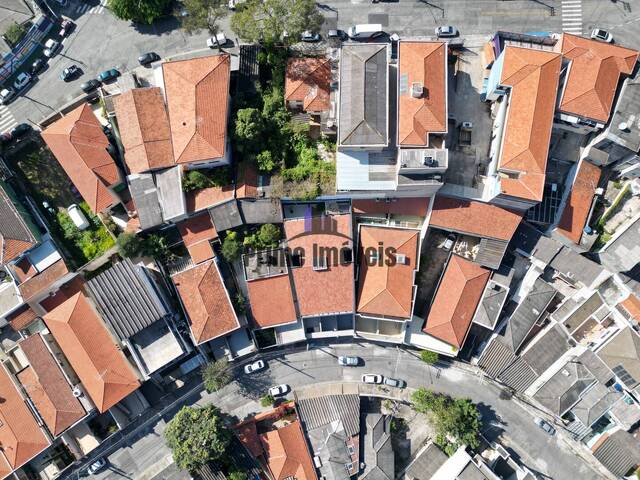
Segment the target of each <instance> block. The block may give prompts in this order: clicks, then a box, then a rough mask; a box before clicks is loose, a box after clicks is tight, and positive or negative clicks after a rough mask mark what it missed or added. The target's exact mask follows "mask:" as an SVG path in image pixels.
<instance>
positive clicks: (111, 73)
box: [97, 68, 120, 83]
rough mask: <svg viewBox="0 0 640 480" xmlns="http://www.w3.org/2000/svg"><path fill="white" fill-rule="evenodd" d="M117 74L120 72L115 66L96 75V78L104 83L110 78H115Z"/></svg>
mask: <svg viewBox="0 0 640 480" xmlns="http://www.w3.org/2000/svg"><path fill="white" fill-rule="evenodd" d="M119 76H120V72H119V71H118V70H116V69H115V68H112V69H110V70H105V71H104V72H102V73H101V74H100V75H98V78H97V80H99V81H100V82H102V83H105V82H110V81H111V80H115V79H116V78H118V77H119Z"/></svg>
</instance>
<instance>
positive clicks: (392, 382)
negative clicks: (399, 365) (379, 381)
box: [384, 377, 407, 388]
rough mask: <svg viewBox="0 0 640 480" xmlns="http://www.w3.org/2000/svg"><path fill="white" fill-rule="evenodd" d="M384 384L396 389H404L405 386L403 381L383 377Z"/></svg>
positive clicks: (405, 383)
mask: <svg viewBox="0 0 640 480" xmlns="http://www.w3.org/2000/svg"><path fill="white" fill-rule="evenodd" d="M384 384H385V385H388V386H390V387H396V388H406V386H407V382H405V381H404V380H400V379H399V378H388V377H385V379H384Z"/></svg>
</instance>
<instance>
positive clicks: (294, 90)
mask: <svg viewBox="0 0 640 480" xmlns="http://www.w3.org/2000/svg"><path fill="white" fill-rule="evenodd" d="M330 85H331V64H330V63H329V59H328V58H326V57H314V58H311V57H296V58H290V59H289V60H288V61H287V70H286V76H285V84H284V99H285V101H287V102H302V109H303V110H304V111H307V112H323V111H327V110H329V108H330V107H331V104H330Z"/></svg>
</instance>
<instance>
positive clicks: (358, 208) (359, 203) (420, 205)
mask: <svg viewBox="0 0 640 480" xmlns="http://www.w3.org/2000/svg"><path fill="white" fill-rule="evenodd" d="M351 205H352V208H353V213H386V214H395V215H416V216H418V217H425V216H426V215H427V207H428V206H429V198H425V197H421V198H394V199H392V200H391V201H390V202H385V201H384V200H382V201H377V200H355V199H354V200H352V202H351Z"/></svg>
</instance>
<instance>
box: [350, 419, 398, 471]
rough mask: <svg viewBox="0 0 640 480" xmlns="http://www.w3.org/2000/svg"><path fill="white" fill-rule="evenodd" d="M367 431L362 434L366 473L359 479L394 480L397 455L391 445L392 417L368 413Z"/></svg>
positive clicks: (365, 423) (365, 421)
mask: <svg viewBox="0 0 640 480" xmlns="http://www.w3.org/2000/svg"><path fill="white" fill-rule="evenodd" d="M364 426H365V430H364V431H363V432H361V448H362V450H363V451H364V471H363V472H362V474H361V475H360V477H359V478H363V479H369V480H393V479H394V478H395V470H394V467H395V455H394V452H393V445H392V443H391V416H389V415H382V414H380V413H367V414H365V418H364Z"/></svg>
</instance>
